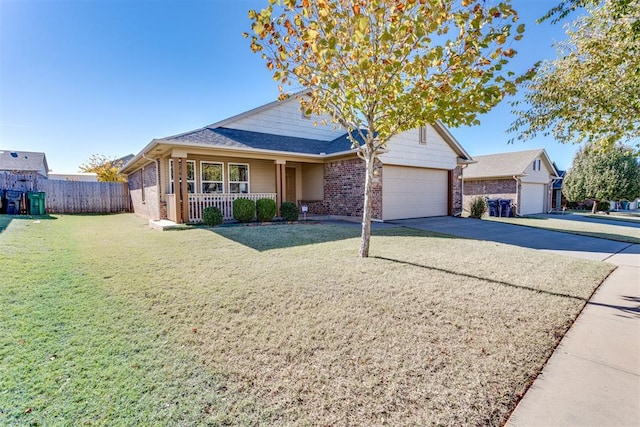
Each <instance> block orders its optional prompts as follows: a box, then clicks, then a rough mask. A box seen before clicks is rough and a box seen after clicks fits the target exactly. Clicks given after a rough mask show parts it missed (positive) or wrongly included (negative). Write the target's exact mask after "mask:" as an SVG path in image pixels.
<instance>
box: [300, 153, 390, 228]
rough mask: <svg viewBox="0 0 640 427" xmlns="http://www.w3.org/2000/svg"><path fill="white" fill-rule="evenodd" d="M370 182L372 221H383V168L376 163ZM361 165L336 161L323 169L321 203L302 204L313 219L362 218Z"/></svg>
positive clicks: (347, 161)
mask: <svg viewBox="0 0 640 427" xmlns="http://www.w3.org/2000/svg"><path fill="white" fill-rule="evenodd" d="M374 170H375V173H376V176H375V177H374V179H373V184H372V185H373V200H372V207H373V218H382V164H381V163H380V162H379V161H376V164H375V166H374ZM365 172H366V171H365V168H364V161H363V160H361V159H349V160H338V161H335V162H330V163H325V165H324V200H302V201H300V203H301V204H305V205H307V206H309V213H310V214H315V215H338V216H352V217H359V216H362V210H363V207H364V179H365Z"/></svg>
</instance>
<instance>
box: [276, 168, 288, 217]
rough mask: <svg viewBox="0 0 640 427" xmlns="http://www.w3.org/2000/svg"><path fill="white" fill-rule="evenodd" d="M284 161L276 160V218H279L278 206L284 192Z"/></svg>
mask: <svg viewBox="0 0 640 427" xmlns="http://www.w3.org/2000/svg"><path fill="white" fill-rule="evenodd" d="M286 163H287V162H286V161H285V160H276V208H277V211H278V216H280V205H281V204H282V201H283V200H284V199H283V196H284V194H285V191H286V187H285V186H286V180H285V165H286Z"/></svg>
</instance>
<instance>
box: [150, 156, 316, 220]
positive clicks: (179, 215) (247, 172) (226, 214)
mask: <svg viewBox="0 0 640 427" xmlns="http://www.w3.org/2000/svg"><path fill="white" fill-rule="evenodd" d="M172 154H173V155H172V156H170V157H166V158H165V159H164V160H163V161H161V167H160V169H161V170H160V175H161V176H163V177H164V179H162V178H161V179H160V181H161V182H163V184H162V185H161V187H162V188H163V189H164V190H165V191H164V192H163V193H164V194H162V196H161V203H162V205H164V206H165V208H164V209H163V210H164V215H162V216H163V217H165V218H166V219H168V220H170V221H173V222H175V223H176V224H182V223H198V222H202V215H203V212H204V210H205V209H206V208H207V207H209V206H215V207H217V208H219V209H220V211H221V212H222V216H223V218H224V219H225V220H231V219H233V202H234V201H235V200H237V199H249V200H252V201H254V202H256V201H257V200H259V199H265V198H266V199H271V200H273V201H275V202H276V206H277V207H278V214H279V207H280V205H281V204H282V202H285V201H286V202H293V203H296V204H298V202H299V201H301V200H322V199H323V198H324V190H323V185H324V172H323V164H322V163H321V162H319V161H315V162H302V161H300V160H298V159H295V160H291V159H286V158H274V159H257V158H245V157H240V156H237V155H236V156H233V157H231V156H229V157H227V156H217V155H206V154H204V153H202V154H201V153H177V150H174V151H173V153H172ZM176 154H181V155H182V156H180V157H179V156H177V155H176ZM183 178H185V179H183Z"/></svg>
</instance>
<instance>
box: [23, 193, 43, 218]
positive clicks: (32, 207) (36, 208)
mask: <svg viewBox="0 0 640 427" xmlns="http://www.w3.org/2000/svg"><path fill="white" fill-rule="evenodd" d="M44 198H45V193H43V192H40V191H32V192H29V193H27V199H29V213H30V214H31V215H44V213H45V204H44Z"/></svg>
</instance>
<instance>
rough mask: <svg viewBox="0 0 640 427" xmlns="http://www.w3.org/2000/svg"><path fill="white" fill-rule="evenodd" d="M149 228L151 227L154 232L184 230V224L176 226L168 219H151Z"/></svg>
mask: <svg viewBox="0 0 640 427" xmlns="http://www.w3.org/2000/svg"><path fill="white" fill-rule="evenodd" d="M149 227H151V228H152V229H154V230H159V231H164V230H171V229H173V228H183V227H184V224H176V223H175V222H173V221H170V220H168V219H156V220H154V219H150V220H149Z"/></svg>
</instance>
